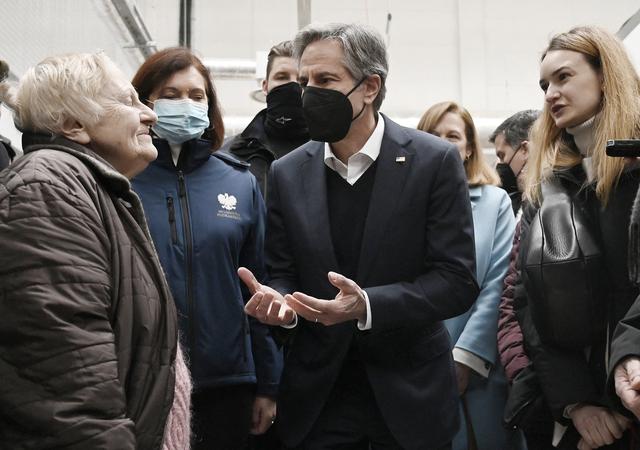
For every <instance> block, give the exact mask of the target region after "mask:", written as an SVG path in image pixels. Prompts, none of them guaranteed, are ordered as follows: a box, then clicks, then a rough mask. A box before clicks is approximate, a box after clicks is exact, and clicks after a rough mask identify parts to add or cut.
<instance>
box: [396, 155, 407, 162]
mask: <svg viewBox="0 0 640 450" xmlns="http://www.w3.org/2000/svg"><path fill="white" fill-rule="evenodd" d="M406 160H407V159H406V158H405V157H404V156H396V162H397V163H403V162H405V161H406Z"/></svg>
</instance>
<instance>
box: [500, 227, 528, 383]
mask: <svg viewBox="0 0 640 450" xmlns="http://www.w3.org/2000/svg"><path fill="white" fill-rule="evenodd" d="M520 226H521V224H520V222H518V224H517V225H516V232H515V235H514V236H513V246H512V248H511V255H510V257H509V269H508V270H507V276H506V277H505V279H504V285H503V287H502V298H501V299H500V307H499V310H500V315H499V318H498V352H499V353H500V360H501V362H502V365H503V367H504V370H505V373H506V375H507V379H508V380H509V382H512V381H513V379H514V378H515V377H516V375H518V373H520V371H521V370H522V369H524V368H525V367H527V366H528V365H529V363H530V361H529V357H528V356H527V353H526V351H525V349H524V340H523V338H522V329H521V328H520V324H519V323H518V320H517V318H516V314H515V311H514V308H513V293H514V289H515V285H516V283H517V281H518V267H517V264H516V262H517V260H518V251H519V249H520Z"/></svg>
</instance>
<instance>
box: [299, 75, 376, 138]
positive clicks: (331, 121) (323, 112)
mask: <svg viewBox="0 0 640 450" xmlns="http://www.w3.org/2000/svg"><path fill="white" fill-rule="evenodd" d="M365 78H366V77H365ZM365 78H362V79H361V80H360V81H358V84H356V85H355V86H354V87H353V89H351V90H350V91H349V92H347V93H346V94H343V93H342V92H340V91H336V90H333V89H323V88H317V87H313V86H307V87H306V88H305V89H304V95H303V96H302V110H303V111H304V117H305V118H306V120H307V125H308V126H309V136H310V137H311V139H313V140H314V141H320V142H338V141H341V140H342V139H344V137H345V136H346V135H347V133H349V128H351V122H353V121H354V120H356V119H357V118H358V117H360V114H362V112H363V111H364V108H365V106H366V104H365V105H363V106H362V109H361V110H360V112H359V113H358V114H357V115H356V116H355V117H353V108H352V107H351V102H350V101H349V99H348V97H349V95H351V93H352V92H353V91H355V90H356V88H357V87H358V86H360V84H362V82H363V81H364V80H365Z"/></svg>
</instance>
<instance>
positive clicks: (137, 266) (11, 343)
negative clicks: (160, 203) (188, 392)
mask: <svg viewBox="0 0 640 450" xmlns="http://www.w3.org/2000/svg"><path fill="white" fill-rule="evenodd" d="M47 139H48V138H47ZM36 141H37V139H36ZM34 142H35V141H32V142H31V143H34ZM27 144H28V142H27ZM25 147H26V145H25ZM176 346H177V330H176V312H175V307H174V304H173V301H172V299H171V296H170V293H169V290H168V288H167V285H166V282H165V280H164V277H163V274H162V270H161V268H160V265H159V262H158V259H157V256H156V254H155V251H154V248H153V245H152V243H151V239H150V237H149V232H148V230H147V226H146V223H145V219H144V216H143V213H142V207H141V205H140V202H139V200H138V197H137V196H136V195H135V194H134V193H133V192H132V191H131V190H130V187H129V182H128V180H127V179H126V178H124V177H123V176H122V175H120V174H119V173H117V172H116V171H115V170H114V169H113V168H112V167H111V166H110V165H109V164H107V163H106V162H105V161H104V160H102V159H101V158H100V157H98V156H97V155H95V154H94V153H93V152H91V151H90V150H89V149H87V148H85V147H83V146H80V145H77V144H75V143H73V142H71V141H68V140H66V139H62V138H58V139H55V140H52V139H48V140H47V141H45V142H43V141H41V142H40V145H35V146H31V147H30V148H29V149H28V151H27V153H26V154H25V156H24V157H22V158H21V159H20V160H18V161H16V163H15V164H14V165H13V166H12V167H11V168H9V169H8V170H7V171H4V172H3V173H2V176H0V380H1V381H0V448H10V449H22V448H33V449H36V448H38V449H40V448H74V449H97V448H113V449H115V448H117V449H157V448H160V447H161V445H162V438H163V433H164V427H165V422H166V418H167V415H168V412H169V410H170V408H171V404H172V401H173V394H174V381H175V375H174V360H175V355H176Z"/></svg>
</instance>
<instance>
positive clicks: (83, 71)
mask: <svg viewBox="0 0 640 450" xmlns="http://www.w3.org/2000/svg"><path fill="white" fill-rule="evenodd" d="M114 67H115V64H114V63H113V62H112V61H111V60H110V59H109V58H108V57H107V56H106V55H105V54H103V53H93V54H92V53H72V54H67V55H60V56H52V57H49V58H46V59H45V60H43V61H42V62H40V63H38V64H37V65H36V66H35V67H32V68H30V69H29V70H27V72H26V73H25V74H24V76H23V77H22V78H21V80H20V84H19V85H18V90H17V93H16V96H15V100H16V102H15V103H16V104H15V109H16V111H15V112H16V115H15V121H16V126H17V127H18V128H19V129H21V130H23V131H33V132H45V133H53V134H59V133H60V132H61V131H62V129H63V126H64V123H65V121H67V120H69V119H72V120H77V121H78V122H80V123H82V124H87V125H93V124H95V123H97V122H98V120H99V119H100V117H101V116H102V114H103V111H104V106H103V104H104V99H105V97H104V94H103V92H104V87H105V86H106V85H107V84H108V83H109V80H110V74H109V69H111V68H114Z"/></svg>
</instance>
